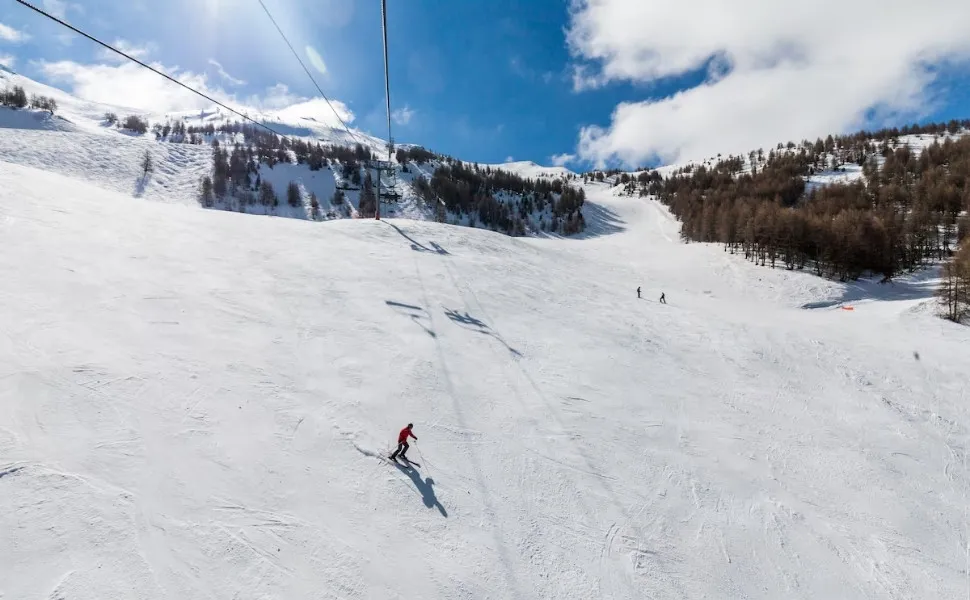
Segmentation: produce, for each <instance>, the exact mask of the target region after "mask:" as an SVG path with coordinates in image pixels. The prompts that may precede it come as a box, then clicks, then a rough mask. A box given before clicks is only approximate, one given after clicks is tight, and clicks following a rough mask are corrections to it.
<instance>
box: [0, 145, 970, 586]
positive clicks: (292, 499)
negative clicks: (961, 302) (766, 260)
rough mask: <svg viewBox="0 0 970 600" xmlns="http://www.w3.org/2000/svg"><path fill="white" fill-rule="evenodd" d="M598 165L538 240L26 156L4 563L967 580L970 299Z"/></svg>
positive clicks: (4, 438) (2, 456)
mask: <svg viewBox="0 0 970 600" xmlns="http://www.w3.org/2000/svg"><path fill="white" fill-rule="evenodd" d="M587 191H588V193H589V197H590V202H589V203H590V205H591V209H592V210H591V211H590V213H589V217H588V220H589V224H590V230H589V231H588V232H587V233H586V234H585V235H584V236H583V238H582V239H554V238H543V239H513V238H508V237H505V236H501V235H498V234H493V233H489V232H486V231H482V230H474V229H467V228H460V227H452V226H447V225H438V224H434V223H424V222H409V221H396V220H392V221H380V222H377V221H352V220H346V221H334V222H331V223H326V224H318V223H310V222H306V221H297V220H288V219H256V218H251V217H247V216H245V215H239V214H234V213H227V212H219V211H205V210H202V209H199V208H195V207H186V206H180V205H173V204H165V203H153V202H140V201H138V200H134V199H132V198H131V197H130V196H128V195H127V194H119V193H113V192H106V191H104V190H103V189H102V188H100V187H95V186H92V185H90V184H87V183H84V182H80V181H78V180H75V179H71V178H68V177H65V176H60V175H56V174H52V173H50V172H46V171H40V170H35V169H33V168H30V167H25V166H22V165H13V164H10V163H7V162H2V161H0V236H2V239H3V246H4V251H3V252H2V253H0V281H2V282H3V285H2V286H0V533H2V535H0V565H3V569H2V571H3V576H2V577H0V597H3V598H4V599H5V600H6V599H18V600H19V599H21V598H70V599H71V600H95V599H98V600H100V599H104V598H116V599H138V600H153V599H163V598H165V599H169V598H171V599H175V598H178V599H183V598H206V599H226V600H229V599H241V598H252V599H268V598H286V599H303V598H306V599H310V598H312V599H319V598H342V599H349V598H381V599H384V598H408V599H411V598H461V599H472V598H522V599H525V598H556V599H584V600H585V599H589V598H611V599H612V598H616V599H631V598H638V599H639V598H665V599H666V598H763V599H776V598H811V599H817V598H963V597H965V596H966V595H967V593H968V591H970V585H968V545H967V543H968V531H970V517H968V483H970V479H968V464H967V457H966V453H967V449H968V443H970V435H968V425H970V402H968V394H967V388H968V381H967V379H968V378H967V371H966V369H967V365H968V364H970V330H968V329H967V328H961V327H958V326H955V325H952V324H950V323H947V322H945V321H943V320H941V319H938V318H935V317H934V316H932V310H931V300H929V294H930V290H929V289H928V288H926V287H924V285H923V283H922V282H921V281H920V280H919V279H916V280H913V281H903V282H900V283H899V284H897V285H896V286H895V287H893V288H886V287H885V286H882V287H873V288H860V287H857V288H849V287H843V286H840V285H838V284H835V283H830V282H825V281H823V280H820V279H817V278H815V277H812V276H810V275H805V274H799V273H791V272H786V271H782V270H770V269H765V268H760V267H755V266H752V265H750V264H748V263H746V262H744V261H743V260H741V259H739V258H738V257H732V256H731V255H729V254H727V253H724V252H723V251H722V250H721V249H720V248H719V247H717V246H713V245H701V244H692V245H683V244H681V243H679V241H678V236H677V232H678V225H677V224H676V223H675V222H674V221H673V220H672V219H671V218H670V216H669V214H668V213H667V212H666V211H665V210H664V209H663V208H662V207H661V206H659V205H658V204H656V203H654V202H652V201H649V200H642V199H638V198H629V197H618V196H614V195H613V192H612V191H611V190H610V189H609V188H608V187H606V186H603V185H592V186H589V187H588V188H587ZM638 285H639V286H641V287H642V288H643V291H644V299H643V300H637V298H636V293H635V289H636V287H637V286H638ZM873 290H876V291H878V292H879V293H881V294H883V295H882V297H873V296H872V295H871V292H872V291H873ZM661 292H665V293H666V296H667V300H668V302H669V304H667V305H661V304H658V303H657V302H656V299H657V297H659V295H660V293H661ZM846 298H849V299H852V300H853V303H852V306H853V308H855V310H853V311H847V310H842V309H841V308H838V306H839V305H840V302H842V301H843V300H845V299H846ZM806 305H809V306H817V307H821V308H819V309H816V310H806V309H804V308H801V307H802V306H806ZM832 307H837V308H834V309H833V308H832ZM914 352H918V355H919V359H917V358H916V356H915V355H914ZM409 421H411V422H414V423H415V433H416V435H417V436H418V437H419V438H420V439H419V441H418V442H417V443H416V444H415V445H414V446H413V447H412V449H411V451H410V455H411V456H412V457H413V458H415V459H416V460H417V461H418V462H420V463H421V467H420V468H419V469H418V470H416V471H410V470H406V469H403V468H397V467H394V466H391V465H390V464H388V463H386V462H384V461H382V460H380V459H378V458H376V455H379V454H381V453H384V452H387V451H389V450H390V448H391V443H392V442H393V440H394V438H395V436H396V434H397V431H398V430H399V429H400V428H401V427H403V426H404V424H406V423H407V422H409Z"/></svg>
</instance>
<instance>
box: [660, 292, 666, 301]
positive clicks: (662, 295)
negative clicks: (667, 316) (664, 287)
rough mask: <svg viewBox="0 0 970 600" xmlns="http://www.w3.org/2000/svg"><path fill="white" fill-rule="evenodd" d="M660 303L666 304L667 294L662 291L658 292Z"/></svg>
mask: <svg viewBox="0 0 970 600" xmlns="http://www.w3.org/2000/svg"><path fill="white" fill-rule="evenodd" d="M660 303H661V304H667V296H666V294H664V293H663V292H660Z"/></svg>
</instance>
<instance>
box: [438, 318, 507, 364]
mask: <svg viewBox="0 0 970 600" xmlns="http://www.w3.org/2000/svg"><path fill="white" fill-rule="evenodd" d="M445 316H447V317H448V318H449V319H451V320H452V321H453V322H454V323H455V324H457V325H458V326H459V327H461V328H463V329H467V330H469V331H474V332H476V333H481V334H484V335H487V336H489V337H491V338H494V339H495V340H497V341H498V342H499V343H500V344H502V345H503V346H505V348H506V350H508V351H509V354H511V355H512V356H513V357H515V358H522V353H521V352H519V351H518V350H516V349H515V348H513V347H512V346H510V345H509V344H508V342H506V341H505V340H504V339H502V336H500V335H499V334H497V333H495V332H494V331H492V330H491V329H490V328H489V326H488V325H486V324H485V323H484V321H482V320H481V319H476V318H475V317H473V316H471V315H470V314H468V313H467V312H465V314H462V313H460V312H458V311H457V310H451V309H449V308H446V309H445Z"/></svg>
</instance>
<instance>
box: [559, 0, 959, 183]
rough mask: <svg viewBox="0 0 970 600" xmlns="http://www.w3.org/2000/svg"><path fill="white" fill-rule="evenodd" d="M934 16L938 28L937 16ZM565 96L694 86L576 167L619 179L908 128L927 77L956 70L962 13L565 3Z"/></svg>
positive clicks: (620, 129)
mask: <svg viewBox="0 0 970 600" xmlns="http://www.w3.org/2000/svg"><path fill="white" fill-rule="evenodd" d="M943 15H945V18H941V16H943ZM570 19H571V23H570V28H569V30H568V32H567V42H568V45H569V48H570V51H571V52H572V54H573V56H574V58H575V59H576V60H577V64H576V66H575V69H574V72H573V84H574V87H575V89H577V90H583V89H587V88H591V87H599V86H603V85H606V84H608V83H610V82H616V81H628V82H633V83H639V84H650V83H655V82H657V81H661V80H664V79H666V78H671V77H678V76H683V75H688V74H701V75H702V76H703V77H704V82H703V83H701V84H700V85H697V86H696V87H693V88H689V89H685V90H682V91H681V92H679V93H677V94H676V95H673V96H670V97H667V98H661V99H650V100H644V101H639V102H627V103H623V104H620V105H619V106H617V107H616V109H615V110H614V112H613V115H612V118H611V123H610V125H609V126H608V127H605V128H604V127H598V126H588V127H585V128H583V129H582V131H581V133H580V136H579V144H578V149H577V153H578V155H579V157H580V158H582V159H586V160H590V161H593V162H596V163H599V164H602V163H603V162H605V161H609V160H616V159H619V160H620V161H622V162H624V163H626V164H628V165H632V164H638V163H642V162H645V161H648V160H652V159H658V158H659V159H660V160H662V161H664V162H679V161H682V160H685V159H699V158H706V157H710V156H713V155H715V154H717V153H729V152H736V153H740V152H746V151H748V150H751V149H753V148H757V147H759V146H764V145H769V144H771V145H773V144H774V143H775V142H779V141H787V140H789V139H794V140H800V139H802V138H813V139H814V138H815V137H817V136H819V135H824V134H826V133H834V132H839V131H845V130H848V129H852V128H856V127H860V126H862V125H865V124H866V114H867V112H868V111H870V110H873V109H874V110H875V111H876V112H877V113H878V114H879V115H880V116H882V117H886V116H893V115H895V116H897V117H904V116H905V117H911V116H918V115H921V114H923V113H924V112H925V111H926V109H927V107H928V106H929V105H930V103H931V102H932V101H933V98H932V97H931V96H930V92H929V91H928V89H929V86H930V84H931V83H933V81H934V75H933V71H932V69H931V67H933V66H938V65H940V64H942V63H944V62H947V61H953V60H962V59H966V58H970V36H967V35H966V27H965V25H964V24H965V23H967V22H968V21H970V2H966V1H965V0H925V1H924V2H919V3H914V2H911V1H910V0H851V1H849V2H846V1H845V0H817V1H815V2H809V3H804V2H803V3H792V2H778V1H777V0H736V1H735V2H729V3H725V2H723V0H695V1H693V2H689V3H685V2H680V1H677V0H653V1H651V2H644V1H643V0H573V1H572V5H571V8H570Z"/></svg>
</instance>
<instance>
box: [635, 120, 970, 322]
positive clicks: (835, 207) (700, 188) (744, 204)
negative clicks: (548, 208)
mask: <svg viewBox="0 0 970 600" xmlns="http://www.w3.org/2000/svg"><path fill="white" fill-rule="evenodd" d="M968 126H970V121H951V122H949V123H946V124H931V125H923V126H912V127H904V128H902V129H887V130H882V131H878V132H875V133H868V132H861V133H858V134H854V135H851V136H840V137H833V136H828V137H827V138H826V139H825V140H821V139H819V140H816V141H815V142H808V141H805V142H803V143H802V144H800V145H796V144H794V143H789V144H785V145H782V144H780V145H779V147H778V148H776V149H773V150H771V151H769V152H768V153H767V154H765V153H764V151H763V150H759V151H755V152H753V153H752V154H751V155H749V161H748V162H747V167H748V168H747V169H746V168H745V161H744V159H743V158H741V157H733V156H732V157H728V158H726V159H721V160H719V161H718V162H717V163H716V164H714V165H712V166H708V165H692V166H688V167H685V168H683V169H682V170H680V171H678V172H676V173H674V174H673V175H672V176H670V177H667V178H662V177H660V176H659V175H658V174H657V173H656V172H655V171H654V172H650V171H644V172H641V173H639V174H638V175H636V176H630V175H628V176H626V177H625V178H624V177H622V176H621V177H620V179H619V181H618V182H617V183H618V184H619V185H623V186H625V189H626V190H627V191H628V192H631V193H634V192H639V193H640V194H641V195H646V194H653V195H656V196H657V198H658V199H659V200H660V201H661V202H663V203H664V204H665V205H667V206H668V207H669V208H670V210H671V212H673V214H674V215H676V216H677V217H678V218H679V219H680V220H681V221H682V222H683V227H682V230H681V236H682V237H683V238H684V239H685V240H687V241H699V242H719V243H722V244H724V248H725V250H727V251H729V252H732V253H735V252H737V253H743V254H744V256H745V258H747V259H749V260H752V261H754V262H756V263H758V264H761V265H770V266H772V267H775V266H778V265H784V266H785V268H787V269H803V268H806V267H809V268H812V269H814V271H815V273H816V274H818V275H823V276H827V277H835V278H838V279H839V280H841V281H846V280H853V279H857V278H859V277H861V276H863V275H865V274H878V275H881V276H882V277H883V281H889V280H891V279H892V278H893V277H895V276H896V275H898V274H900V273H903V272H912V271H914V270H916V269H919V268H920V267H922V266H924V265H927V264H928V263H930V262H935V261H944V260H947V259H951V258H952V260H951V261H950V263H949V266H948V267H947V270H946V273H947V276H948V277H949V281H950V284H949V287H948V288H947V289H948V290H950V291H948V292H947V299H946V300H944V304H947V305H948V306H949V307H950V309H949V310H948V315H947V316H949V317H950V318H953V319H954V320H959V318H961V317H962V316H965V314H966V312H965V311H966V310H967V307H968V306H970V291H968V290H970V251H967V250H966V246H968V245H970V244H967V243H966V240H967V238H968V236H970V216H968V211H970V137H958V138H955V137H950V136H947V137H945V138H944V139H943V141H942V142H941V141H940V140H939V139H936V140H935V141H934V142H933V143H932V144H930V145H929V146H927V147H926V148H925V149H924V150H923V151H922V152H914V151H913V150H911V149H910V148H909V147H908V146H907V145H901V144H899V139H898V138H899V137H900V136H903V135H911V134H914V133H919V134H933V135H935V136H941V135H944V134H954V133H958V132H960V131H962V129H963V128H964V127H968ZM850 162H852V163H855V164H856V165H859V166H861V170H862V175H863V178H861V179H858V180H856V181H850V182H840V183H828V184H826V185H809V183H808V181H809V180H808V177H809V176H811V175H814V174H816V173H819V172H820V171H823V170H834V171H840V170H843V169H844V168H845V165H847V164H848V163H850ZM961 243H963V245H964V250H963V251H961V252H959V253H955V250H956V248H957V247H958V246H959V244H961ZM954 254H955V255H954ZM941 293H942V292H941ZM961 294H962V295H961Z"/></svg>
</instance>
